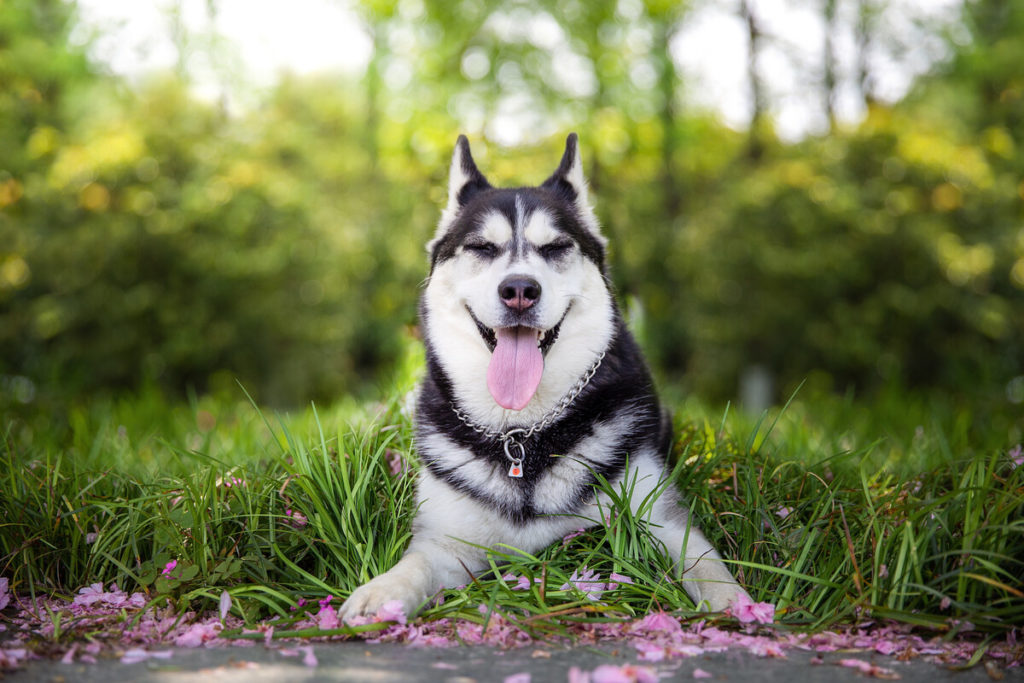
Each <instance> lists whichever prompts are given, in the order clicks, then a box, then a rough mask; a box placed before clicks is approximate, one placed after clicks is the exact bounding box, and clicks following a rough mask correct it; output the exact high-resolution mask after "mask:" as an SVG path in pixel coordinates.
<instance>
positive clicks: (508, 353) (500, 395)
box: [466, 304, 572, 410]
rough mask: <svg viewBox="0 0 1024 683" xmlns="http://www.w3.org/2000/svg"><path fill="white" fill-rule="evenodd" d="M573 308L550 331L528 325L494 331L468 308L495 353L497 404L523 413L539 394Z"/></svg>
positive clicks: (491, 372)
mask: <svg viewBox="0 0 1024 683" xmlns="http://www.w3.org/2000/svg"><path fill="white" fill-rule="evenodd" d="M570 308H572V306H571V304H570V306H569V307H568V308H566V309H565V313H563V314H562V317H561V319H559V321H558V322H557V323H556V324H555V325H554V326H553V327H551V328H550V329H547V330H541V329H538V328H536V327H530V326H526V325H515V326H511V327H495V328H490V327H487V326H486V325H484V324H483V323H482V322H480V319H479V318H477V317H476V315H474V314H473V311H472V310H471V309H470V308H469V306H467V307H466V311H468V312H469V315H470V317H471V318H472V319H473V322H474V323H476V328H477V331H479V332H480V336H481V337H482V338H483V340H484V343H485V344H487V348H489V349H490V350H491V362H490V363H489V364H488V366H487V388H488V390H489V391H490V392H491V396H492V397H493V398H494V400H495V402H497V404H498V405H500V406H501V407H502V408H506V409H508V410H522V409H523V408H525V407H526V405H527V404H528V403H529V402H530V399H532V398H533V395H534V394H535V393H537V387H538V386H539V385H540V378H541V375H543V373H544V356H545V355H547V352H548V350H549V349H550V348H551V346H552V345H553V344H554V343H555V341H557V340H558V332H559V331H560V330H561V329H562V323H563V322H564V321H565V318H566V316H567V315H569V309H570Z"/></svg>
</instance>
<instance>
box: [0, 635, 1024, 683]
mask: <svg viewBox="0 0 1024 683" xmlns="http://www.w3.org/2000/svg"><path fill="white" fill-rule="evenodd" d="M313 648H314V653H315V655H316V658H317V660H318V665H317V666H316V667H308V666H305V665H303V663H302V655H298V656H291V657H286V656H283V655H282V654H281V652H280V651H275V650H268V649H265V648H264V647H262V646H257V647H252V648H236V647H230V648H219V649H197V650H182V649H176V650H174V654H173V655H172V656H171V657H170V658H169V659H166V660H149V661H146V662H142V663H137V664H122V663H121V662H120V661H119V660H116V659H106V660H101V661H100V662H99V663H97V664H77V663H76V664H62V663H61V662H59V661H35V662H31V663H29V664H28V665H27V666H26V667H25V668H23V669H21V670H19V671H14V672H8V673H7V674H6V676H7V678H6V680H5V683H6V681H10V683H21V682H22V681H46V682H48V683H73V682H79V681H81V682H82V683H118V682H120V681H140V682H142V683H178V682H184V681H196V680H201V681H203V682H204V683H234V682H236V681H237V682H238V683H262V682H263V681H267V682H269V681H274V682H275V683H276V682H278V681H303V682H305V681H309V682H313V681H332V682H337V681H342V682H348V681H352V682H355V681H358V682H360V683H364V682H372V683H421V682H427V681H439V682H448V683H473V682H474V681H476V682H479V683H490V682H492V681H494V682H496V683H503V681H504V680H505V678H506V677H508V676H511V675H513V674H518V673H529V674H530V675H531V683H548V682H549V681H551V682H558V683H562V682H564V681H568V672H569V668H570V667H572V666H576V667H579V668H580V669H582V670H584V671H592V670H594V669H595V668H597V667H598V666H601V665H604V664H613V665H617V666H621V665H623V664H632V665H638V664H639V665H642V666H647V667H649V668H652V669H654V670H655V671H657V672H658V673H659V674H662V675H663V676H664V677H663V678H661V680H665V681H669V680H671V681H692V680H694V671H695V670H696V669H698V668H699V669H702V670H704V671H706V672H708V673H710V674H711V675H712V678H709V679H707V680H710V681H728V682H729V683H742V682H746V681H768V682H776V681H777V682H782V681H786V682H787V683H788V682H790V681H795V682H799V683H803V682H804V681H806V682H808V683H845V682H847V681H849V682H856V681H865V680H868V678H869V677H868V676H865V674H863V673H860V672H857V671H855V670H854V669H851V668H847V667H843V666H839V664H838V662H839V660H840V659H844V658H855V659H860V660H863V661H867V662H871V663H873V664H876V665H878V666H880V667H884V668H885V669H889V670H891V671H893V672H894V673H896V674H897V675H898V676H899V680H901V681H904V682H910V683H942V682H944V681H955V682H956V683H981V682H982V681H984V682H986V683H988V682H989V681H991V680H993V679H994V677H993V678H990V677H989V675H987V673H986V671H985V670H984V669H983V668H981V667H975V668H974V669H971V670H969V671H950V670H948V669H946V668H943V667H941V666H939V665H936V664H932V663H929V662H923V661H915V662H911V663H906V662H899V661H897V660H896V659H894V658H892V657H884V656H877V655H876V656H871V655H870V654H868V653H861V652H858V653H848V654H842V653H831V654H826V655H823V656H822V658H823V659H824V663H820V664H817V663H811V659H812V658H813V657H814V656H815V655H813V654H811V653H808V652H802V651H789V652H788V658H787V659H768V658H760V657H755V656H753V655H750V654H747V653H745V652H739V651H736V652H725V653H720V654H706V655H702V656H699V657H693V658H689V659H677V660H673V661H671V662H662V663H658V664H644V663H641V662H637V658H636V653H635V652H634V651H633V649H632V648H626V647H624V648H622V649H621V650H620V649H617V648H616V647H615V646H614V645H613V644H608V643H605V644H603V645H602V646H601V647H600V648H594V647H577V648H551V649H547V648H543V649H542V648H524V649H520V650H504V651H503V650H495V649H492V648H486V647H455V648H448V649H425V648H410V647H408V646H405V645H394V644H382V645H369V644H366V643H355V642H346V643H319V644H316V645H314V646H313ZM994 673H995V674H996V675H998V674H1000V673H1002V674H1004V677H1003V678H1002V679H1001V680H1003V681H1005V682H1006V683H1011V682H1013V681H1024V669H1014V670H1010V671H1006V672H994ZM2 677H3V676H2V675H0V678H2ZM995 680H1000V679H998V678H995Z"/></svg>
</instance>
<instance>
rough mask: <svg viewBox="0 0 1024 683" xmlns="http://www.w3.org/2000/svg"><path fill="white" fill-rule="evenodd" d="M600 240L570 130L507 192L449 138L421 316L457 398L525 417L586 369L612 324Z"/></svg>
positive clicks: (540, 409) (557, 395)
mask: <svg viewBox="0 0 1024 683" xmlns="http://www.w3.org/2000/svg"><path fill="white" fill-rule="evenodd" d="M605 244H606V240H605V238H604V236H602V235H601V232H600V228H599V227H598V223H597V219H596V217H595V216H594V212H593V210H592V209H591V207H590V205H589V203H588V201H587V186H586V181H585V179H584V177H583V166H582V162H581V160H580V154H579V148H578V146H577V140H576V134H575V133H573V134H572V135H570V136H569V137H568V139H567V140H566V145H565V153H564V154H563V156H562V161H561V163H560V164H559V166H558V169H557V170H556V171H555V172H554V174H552V175H551V177H550V178H548V179H547V180H546V181H544V182H543V183H542V184H541V185H540V186H538V187H522V188H511V189H504V188H494V187H492V186H491V184H490V183H489V182H488V181H487V179H486V178H485V177H484V175H483V174H482V173H481V172H480V171H479V169H477V167H476V164H475V163H474V161H473V157H472V155H471V154H470V150H469V142H468V141H467V140H466V138H465V137H464V136H461V137H459V140H458V142H457V143H456V145H455V153H454V155H453V156H452V164H451V172H450V177H449V185H448V206H447V207H446V208H445V210H444V212H443V214H442V216H441V221H440V223H439V225H438V228H437V233H436V235H435V236H434V239H433V240H431V242H430V243H429V244H428V245H427V249H428V251H429V252H430V260H431V275H430V280H429V282H428V284H427V289H426V292H425V296H424V306H423V314H424V316H423V317H424V324H425V328H426V329H425V333H426V336H427V342H428V346H429V347H430V348H431V350H432V352H433V353H434V354H435V356H436V357H437V359H438V360H439V362H440V363H441V365H442V367H443V369H444V370H445V372H446V373H447V374H448V376H449V378H450V379H451V381H452V383H453V385H454V387H455V390H456V393H457V394H458V395H459V398H460V400H461V401H462V402H465V403H468V404H470V405H471V406H475V407H477V410H476V412H477V413H479V412H481V410H484V409H485V408H490V409H494V410H500V409H505V410H514V411H525V413H524V414H523V417H532V416H533V414H534V413H540V414H542V413H543V411H544V410H547V409H548V408H550V405H551V404H552V402H553V401H557V400H558V399H559V398H560V397H561V396H562V395H563V394H564V393H565V392H566V391H567V390H568V389H569V388H570V387H571V386H572V384H573V383H574V382H575V380H576V379H577V378H578V377H579V376H580V375H581V374H583V373H584V372H585V371H586V370H587V368H588V367H589V366H590V365H591V364H592V363H593V362H594V359H595V358H596V357H597V355H598V354H599V353H600V352H601V351H602V350H603V349H605V348H606V347H607V345H608V343H609V341H610V339H611V335H612V331H613V314H614V311H613V306H612V302H611V295H610V293H609V291H608V287H607V285H606V282H605V278H604V257H605Z"/></svg>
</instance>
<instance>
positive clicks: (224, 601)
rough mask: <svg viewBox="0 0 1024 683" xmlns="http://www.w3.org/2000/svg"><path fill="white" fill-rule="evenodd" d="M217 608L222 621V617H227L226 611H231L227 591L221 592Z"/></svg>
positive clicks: (229, 596)
mask: <svg viewBox="0 0 1024 683" xmlns="http://www.w3.org/2000/svg"><path fill="white" fill-rule="evenodd" d="M219 608H220V620H221V621H224V617H226V616H227V615H228V611H229V610H230V609H231V595H230V594H229V593H228V592H227V591H221V594H220V605H219Z"/></svg>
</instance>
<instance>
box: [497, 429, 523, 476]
mask: <svg viewBox="0 0 1024 683" xmlns="http://www.w3.org/2000/svg"><path fill="white" fill-rule="evenodd" d="M502 445H503V446H504V447H505V457H506V458H508V459H509V461H511V463H512V465H510V466H509V468H508V476H510V477H512V478H513V479H522V478H523V458H524V457H525V456H526V449H525V448H523V444H521V443H519V442H518V441H516V440H515V439H514V438H507V439H505V442H504V444H502ZM513 449H515V451H516V453H515V454H514V455H513V453H512V450H513Z"/></svg>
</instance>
